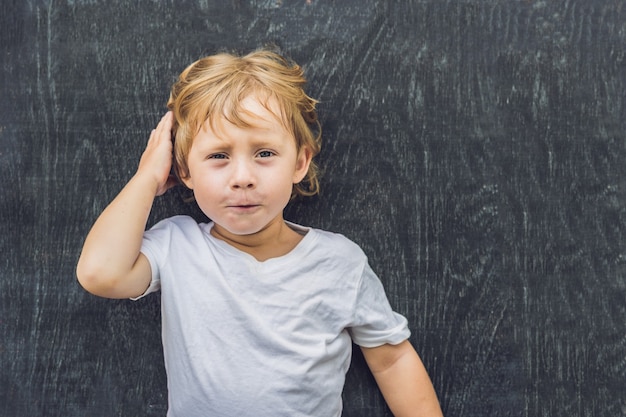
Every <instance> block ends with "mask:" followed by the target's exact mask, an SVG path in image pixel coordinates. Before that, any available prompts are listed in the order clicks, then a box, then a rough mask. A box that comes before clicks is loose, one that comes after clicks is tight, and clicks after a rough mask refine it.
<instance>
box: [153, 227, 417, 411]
mask: <svg viewBox="0 0 626 417" xmlns="http://www.w3.org/2000/svg"><path fill="white" fill-rule="evenodd" d="M289 225H290V227H292V228H293V229H294V230H296V231H298V232H299V233H302V234H304V237H303V239H302V240H301V241H300V243H299V244H298V245H297V246H296V247H295V248H294V249H293V250H292V251H291V252H289V253H288V254H286V255H284V256H281V257H278V258H272V259H269V260H266V261H264V262H259V261H257V260H256V259H255V258H254V257H252V256H251V255H249V254H247V253H244V252H242V251H239V250H238V249H236V248H234V247H233V246H231V245H229V244H227V243H225V242H224V241H221V240H219V239H216V238H214V237H213V236H212V235H211V234H210V230H211V228H212V227H213V223H208V224H205V223H201V224H198V223H196V221H195V220H193V219H192V218H191V217H188V216H175V217H172V218H170V219H167V220H164V221H162V222H160V223H158V224H157V225H155V226H154V227H153V228H152V229H151V230H149V231H147V232H146V233H145V236H144V242H143V246H142V248H141V251H142V253H143V254H144V255H145V256H146V257H147V258H148V260H149V262H150V265H151V268H152V283H151V285H150V288H149V289H148V290H147V291H146V294H148V293H150V292H153V291H156V290H158V289H160V290H161V305H162V308H161V314H162V326H163V351H164V356H165V366H166V370H167V380H168V391H169V399H168V400H169V409H168V413H167V415H168V417H195V416H198V417H200V416H201V417H206V416H216V417H246V416H250V417H270V416H271V417H280V416H284V417H298V416H311V417H312V416H315V417H321V416H323V417H332V416H340V415H341V410H342V402H341V393H342V390H343V385H344V381H345V373H346V372H347V370H348V367H349V365H350V360H351V354H352V341H354V342H355V343H356V344H358V345H360V346H364V347H376V346H380V345H382V344H385V343H390V344H398V343H401V342H402V341H404V340H406V339H407V338H408V337H409V335H410V332H409V329H408V327H407V321H406V319H405V318H404V317H403V316H401V315H399V314H397V313H395V312H393V311H392V309H391V307H390V305H389V302H388V300H387V298H386V296H385V293H384V290H383V287H382V284H381V282H380V280H379V279H378V278H377V277H376V275H375V274H374V273H373V272H372V270H371V269H370V267H369V265H368V263H367V258H366V256H365V254H364V253H363V251H362V250H361V249H360V248H359V247H358V246H357V245H356V244H355V243H353V242H351V241H350V240H348V239H346V238H345V237H343V236H341V235H338V234H334V233H330V232H324V231H321V230H316V229H309V228H303V227H301V226H297V225H294V224H291V223H289Z"/></svg>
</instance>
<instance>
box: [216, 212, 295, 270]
mask: <svg viewBox="0 0 626 417" xmlns="http://www.w3.org/2000/svg"><path fill="white" fill-rule="evenodd" d="M211 235H213V237H215V238H217V239H220V240H223V241H224V242H226V243H228V244H229V245H231V246H233V247H235V248H237V249H239V250H240V251H242V252H245V253H247V254H249V255H252V256H253V257H254V258H256V259H257V260H258V261H260V262H263V261H266V260H268V259H270V258H277V257H279V256H283V255H286V254H287V253H289V252H290V251H291V250H293V248H295V247H296V245H297V244H298V243H299V242H300V240H302V236H301V235H300V234H299V233H297V232H296V231H294V230H293V229H291V228H290V227H289V226H287V224H286V223H285V220H284V219H283V217H282V216H278V217H276V218H275V219H274V220H272V221H271V222H270V223H269V224H267V225H266V226H265V227H263V228H262V229H261V230H259V231H258V232H256V233H253V234H249V235H235V234H232V233H230V232H228V231H227V230H226V229H224V228H222V227H221V226H219V225H218V224H215V225H214V226H213V228H212V229H211Z"/></svg>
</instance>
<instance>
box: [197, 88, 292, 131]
mask: <svg viewBox="0 0 626 417" xmlns="http://www.w3.org/2000/svg"><path fill="white" fill-rule="evenodd" d="M288 126H289V123H288V121H287V120H286V116H285V112H284V111H283V109H282V107H281V106H280V104H279V102H278V100H276V99H275V98H273V97H263V96H259V95H257V94H251V95H248V96H247V97H245V98H244V99H242V100H240V101H238V102H231V103H229V104H228V105H226V106H225V107H224V108H223V109H221V111H219V112H214V113H213V114H212V115H211V116H209V119H208V120H207V121H205V123H204V124H203V126H202V129H206V128H207V127H208V128H210V129H211V130H213V131H214V132H216V133H217V132H219V131H222V130H224V129H226V128H229V127H237V128H241V129H251V130H257V131H274V132H278V131H281V133H288V134H291V131H290V129H289V128H288Z"/></svg>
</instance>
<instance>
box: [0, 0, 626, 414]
mask: <svg viewBox="0 0 626 417" xmlns="http://www.w3.org/2000/svg"><path fill="white" fill-rule="evenodd" d="M266 43H273V44H276V45H278V46H280V47H281V48H282V49H283V50H284V51H285V52H286V53H288V54H289V55H290V56H292V57H293V58H294V59H295V60H296V61H298V62H300V63H301V64H303V65H304V66H305V68H306V72H307V75H308V77H309V79H310V86H309V92H310V94H311V95H313V96H314V97H317V98H318V99H320V101H321V104H320V116H321V118H322V122H323V128H324V141H325V142H324V150H323V152H322V154H321V155H320V157H319V162H320V164H321V166H322V167H323V179H322V186H323V193H322V195H321V196H320V197H317V198H314V199H311V200H308V201H304V202H302V203H299V204H298V205H294V206H292V207H290V208H289V209H288V211H287V214H288V217H289V218H290V219H292V220H294V221H297V222H300V223H303V224H307V225H311V226H315V227H321V228H324V229H329V230H334V231H338V232H341V233H344V234H346V235H347V236H349V237H350V238H352V239H353V240H355V241H356V242H358V243H359V244H361V245H362V247H363V248H364V250H365V251H366V252H367V253H368V254H369V256H370V261H371V264H372V265H373V267H374V269H375V270H376V271H377V272H378V273H379V275H380V276H381V279H382V280H383V282H384V285H385V287H386V289H387V293H388V296H389V298H390V300H391V303H392V305H393V306H394V308H395V309H396V310H398V311H399V312H401V313H403V314H405V315H406V316H407V317H408V319H409V321H410V327H411V330H412V337H411V340H412V342H413V343H414V345H415V346H416V348H417V350H418V351H419V352H420V354H421V356H422V358H423V360H424V362H425V364H426V366H427V368H428V370H429V372H430V374H431V377H432V379H433V381H434V385H435V388H436V390H437V392H438V395H439V397H440V399H441V402H442V407H443V409H444V412H445V414H446V415H447V416H524V417H535V416H563V417H566V416H567V417H571V416H607V417H614V416H620V415H626V390H625V387H626V359H625V358H626V331H625V330H626V324H625V321H626V300H625V298H626V244H625V239H624V238H625V236H624V235H625V233H626V211H625V207H626V205H625V203H626V198H625V197H626V195H625V192H626V182H625V178H626V164H625V159H626V133H625V132H626V123H625V122H624V120H626V107H625V103H624V100H625V97H626V64H625V59H626V58H625V57H626V6H625V5H624V2H622V1H618V0H614V1H599V0H571V1H570V0H556V1H533V0H525V1H511V0H492V1H478V0H476V1H443V0H422V1H387V0H360V1H355V0H343V1H336V2H330V1H318V0H312V1H305V0H290V1H278V0H265V1H260V0H259V1H251V2H244V1H238V0H237V1H235V0H232V1H228V2H225V1H218V0H204V1H167V2H155V1H148V0H140V1H137V2H124V1H104V0H91V1H87V0H75V1H70V0H64V1H61V0H59V1H52V0H49V1H36V0H33V1H21V0H3V1H2V3H1V4H0V65H1V69H0V80H1V81H0V98H1V100H0V173H1V178H2V182H3V183H2V187H0V214H1V218H0V253H1V256H0V265H1V267H0V415H2V416H7V417H8V416H11V417H15V416H92V417H97V416H103V417H104V416H107V417H109V416H163V415H164V414H165V411H166V404H167V397H166V395H167V393H166V386H165V373H164V369H163V363H162V352H161V346H160V318H159V314H160V311H159V301H158V296H153V297H148V298H147V299H144V300H142V301H139V302H137V303H133V302H130V301H110V300H102V299H97V298H95V297H92V296H90V295H88V294H86V293H85V292H84V291H82V290H81V289H80V288H79V286H78V285H77V283H76V281H75V279H74V266H75V263H76V260H77V258H78V255H79V250H80V247H81V244H82V240H83V238H84V236H85V234H86V233H87V231H88V229H89V227H90V225H91V223H92V222H93V220H94V219H95V218H96V216H97V215H98V213H99V212H100V211H101V210H102V209H103V208H104V206H105V205H106V204H107V203H108V202H109V201H110V200H111V199H112V198H113V197H114V195H115V194H116V193H117V192H118V191H119V189H120V188H121V187H122V186H123V184H124V183H125V181H127V180H128V179H129V178H130V176H131V175H132V173H133V172H134V169H135V167H136V164H137V161H138V158H139V156H140V154H141V151H142V147H143V144H144V143H145V140H146V138H147V135H148V134H149V131H150V129H152V127H153V126H154V125H155V123H156V122H157V121H158V119H159V117H160V115H161V114H162V113H163V112H164V103H165V101H166V99H167V95H168V87H169V85H170V83H171V82H172V81H173V79H174V77H175V76H176V75H177V74H178V73H179V72H180V71H181V70H182V69H183V68H184V66H185V65H187V64H188V63H190V62H191V61H193V60H195V59H196V58H198V57H199V56H201V55H203V54H207V53H213V52H216V51H218V50H222V49H230V50H233V49H234V50H239V51H247V50H250V49H253V48H256V47H258V46H261V45H263V44H266ZM181 196H182V192H181V190H173V191H171V192H169V193H168V194H167V195H166V196H164V197H163V198H161V199H160V200H159V201H158V202H157V203H156V206H155V209H154V212H153V216H152V219H151V222H153V221H155V220H156V219H160V218H163V217H165V216H169V215H172V214H177V213H189V214H192V215H194V216H197V217H198V218H200V216H199V214H198V210H197V209H196V208H194V207H193V206H189V205H187V204H185V203H183V202H182V201H181ZM344 398H345V410H344V415H345V416H359V417H370V416H371V417H374V416H389V415H390V413H389V412H388V410H387V409H386V407H385V405H384V402H383V400H382V398H381V396H380V395H379V394H378V391H377V389H376V387H375V384H374V382H373V380H372V378H371V377H370V375H369V374H368V372H367V369H366V367H365V365H364V363H363V359H362V357H360V356H359V355H358V352H356V355H355V359H354V362H353V367H352V369H351V371H350V373H349V376H348V381H347V385H346V389H345V391H344Z"/></svg>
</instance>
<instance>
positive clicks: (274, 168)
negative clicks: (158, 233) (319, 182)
mask: <svg viewBox="0 0 626 417" xmlns="http://www.w3.org/2000/svg"><path fill="white" fill-rule="evenodd" d="M242 107H243V108H244V109H245V110H246V111H248V112H250V113H251V114H252V115H253V117H250V118H249V120H248V118H246V121H248V122H249V123H250V124H251V125H252V127H247V128H241V127H237V126H235V125H233V124H231V123H230V122H228V121H226V120H225V119H223V118H222V119H218V120H216V123H215V124H214V128H215V130H213V128H212V127H211V125H210V123H208V122H207V123H205V124H204V127H203V129H202V130H201V131H200V132H199V133H198V135H197V136H196V137H195V138H194V140H193V144H192V145H191V149H190V151H189V155H188V161H187V164H188V167H189V176H188V177H187V178H182V181H183V182H184V183H185V185H187V187H189V188H191V189H193V192H194V196H195V199H196V201H197V203H198V205H199V206H200V209H202V211H203V212H204V214H206V215H207V216H208V217H209V218H210V219H211V220H213V221H214V222H215V224H216V225H215V227H216V228H217V227H219V228H222V229H224V230H222V232H224V231H227V232H228V233H231V234H234V235H238V236H242V235H251V234H254V233H257V232H259V231H261V230H263V229H264V228H265V227H266V226H267V225H269V224H270V223H272V222H273V221H274V220H277V219H279V220H282V215H283V209H284V208H285V206H286V205H287V203H288V202H289V199H290V197H291V192H292V187H293V184H295V183H298V182H300V181H301V180H302V179H303V178H304V176H305V175H306V173H307V170H308V168H309V164H310V162H311V152H310V151H309V150H308V149H306V148H303V149H301V150H300V152H298V151H297V150H296V142H295V139H294V137H293V135H292V134H290V133H289V132H288V131H287V130H286V129H285V128H284V127H283V124H282V123H280V122H279V121H278V120H277V119H276V116H274V114H272V112H270V111H268V110H267V109H266V108H265V107H264V106H263V105H262V104H261V103H259V101H258V100H257V99H256V98H255V97H254V96H250V97H248V98H246V99H244V101H243V102H242ZM272 110H276V111H275V112H274V113H275V114H280V112H279V111H277V110H278V109H277V108H272Z"/></svg>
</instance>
